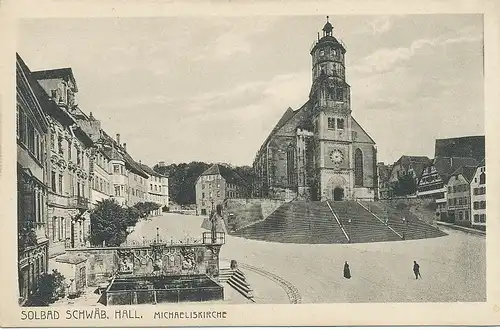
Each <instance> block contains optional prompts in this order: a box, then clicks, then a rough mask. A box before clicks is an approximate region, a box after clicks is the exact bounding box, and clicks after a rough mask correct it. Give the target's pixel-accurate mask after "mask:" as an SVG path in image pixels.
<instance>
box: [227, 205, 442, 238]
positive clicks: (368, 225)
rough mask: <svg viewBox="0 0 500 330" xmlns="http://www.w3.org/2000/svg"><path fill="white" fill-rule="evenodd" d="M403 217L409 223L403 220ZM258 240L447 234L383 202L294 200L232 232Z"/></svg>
mask: <svg viewBox="0 0 500 330" xmlns="http://www.w3.org/2000/svg"><path fill="white" fill-rule="evenodd" d="M403 217H404V218H405V220H408V221H404V222H403V221H402V219H403ZM232 235H234V236H240V237H245V238H249V239H255V240H263V241H270V242H281V243H299V244H339V243H340V244H341V243H370V242H387V241H398V240H399V241H400V240H405V239H406V240H408V239H421V238H432V237H440V236H444V235H446V234H445V233H443V232H442V231H440V230H439V229H437V228H435V227H433V226H431V225H429V224H427V223H425V222H424V221H422V220H420V219H418V218H417V217H416V216H415V215H412V214H411V213H405V212H403V211H398V210H397V209H391V210H390V212H389V217H388V220H387V209H386V207H385V205H384V204H382V203H380V202H357V201H336V202H334V201H328V202H313V201H298V200H295V201H292V202H289V203H285V204H283V205H281V206H280V207H279V208H277V209H276V210H275V211H274V212H273V213H272V214H270V215H269V216H268V217H267V218H266V219H265V220H263V221H260V222H257V223H254V224H252V225H249V226H247V227H244V228H242V229H240V230H237V231H236V232H234V233H232Z"/></svg>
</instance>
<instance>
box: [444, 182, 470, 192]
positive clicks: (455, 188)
mask: <svg viewBox="0 0 500 330" xmlns="http://www.w3.org/2000/svg"><path fill="white" fill-rule="evenodd" d="M465 191H469V185H467V184H457V185H455V186H449V187H448V193H457V192H465Z"/></svg>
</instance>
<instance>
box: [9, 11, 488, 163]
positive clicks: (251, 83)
mask: <svg viewBox="0 0 500 330" xmlns="http://www.w3.org/2000/svg"><path fill="white" fill-rule="evenodd" d="M327 14H329V13H325V15H324V16H242V17H220V16H219V17H215V16H214V17H209V16H206V17H197V16H189V17H187V16H184V17H158V18H130V17H128V18H81V19H80V18H50V19H29V20H21V21H20V23H19V24H20V25H19V29H18V36H17V49H18V52H19V54H20V55H21V57H22V58H23V59H24V60H25V62H26V64H27V65H28V66H29V67H30V69H31V70H32V71H36V70H43V69H53V68H60V67H71V68H72V69H73V73H74V75H75V78H76V81H77V85H78V89H79V91H78V94H77V103H78V104H79V106H80V108H81V109H82V110H83V111H84V112H86V113H87V114H89V113H90V112H92V113H93V115H94V117H96V118H97V119H99V120H100V121H101V125H102V128H103V129H104V130H105V131H106V132H107V133H108V134H109V135H111V136H115V134H116V133H120V135H121V141H122V142H126V143H127V150H128V151H129V153H130V154H131V155H132V157H134V159H136V160H141V161H142V162H144V163H147V164H150V165H154V164H156V163H158V162H159V161H165V162H166V163H180V162H190V161H194V160H197V161H205V162H225V163H231V164H234V165H251V164H252V162H253V159H254V157H255V154H256V152H257V150H258V149H259V148H260V146H261V144H262V143H263V141H264V140H265V138H266V137H267V136H268V134H269V133H270V131H271V130H272V128H273V127H274V125H275V124H276V122H277V121H278V120H279V118H280V117H281V115H282V114H283V112H285V111H286V109H287V108H288V107H292V108H293V109H297V108H299V107H300V106H302V105H303V104H304V103H305V102H306V101H307V98H308V94H309V90H310V86H311V57H310V55H309V51H310V47H311V44H312V43H313V42H314V41H315V40H316V39H317V33H318V31H321V28H322V27H323V25H324V23H325V22H326V18H325V16H326V15H327ZM330 22H331V23H332V24H333V26H334V31H333V33H334V35H335V36H336V37H337V38H339V39H341V40H343V42H344V43H345V45H346V48H347V53H346V79H347V82H348V83H349V84H350V86H351V106H352V111H353V112H352V114H353V117H354V118H356V120H357V121H358V122H359V123H360V124H361V126H362V127H363V128H364V129H365V130H366V131H367V133H368V134H369V135H370V136H371V137H372V138H373V139H374V140H375V142H376V143H377V148H378V158H379V159H378V160H379V161H383V162H386V163H392V162H394V161H396V160H397V159H398V158H399V157H400V156H401V155H403V154H405V155H417V156H418V155H424V156H429V157H430V158H432V157H433V154H434V142H435V139H436V138H446V137H456V136H467V135H483V134H484V130H485V128H484V127H485V123H484V117H485V116H484V99H483V98H484V77H483V17H482V15H473V14H454V15H443V14H434V15H397V16H396V15H394V16H334V15H330Z"/></svg>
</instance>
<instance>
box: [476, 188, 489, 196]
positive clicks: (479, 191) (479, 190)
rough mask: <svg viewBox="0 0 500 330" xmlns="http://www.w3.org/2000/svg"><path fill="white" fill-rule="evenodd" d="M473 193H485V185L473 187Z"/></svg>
mask: <svg viewBox="0 0 500 330" xmlns="http://www.w3.org/2000/svg"><path fill="white" fill-rule="evenodd" d="M473 194H474V195H484V194H486V187H480V188H474V190H473Z"/></svg>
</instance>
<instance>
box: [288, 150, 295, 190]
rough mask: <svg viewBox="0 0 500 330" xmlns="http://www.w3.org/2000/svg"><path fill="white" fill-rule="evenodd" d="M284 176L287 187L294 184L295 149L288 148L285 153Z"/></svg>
mask: <svg viewBox="0 0 500 330" xmlns="http://www.w3.org/2000/svg"><path fill="white" fill-rule="evenodd" d="M286 175H287V180H288V184H289V185H293V184H294V183H295V180H294V179H295V148H294V147H293V146H289V147H288V149H287V151H286Z"/></svg>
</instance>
